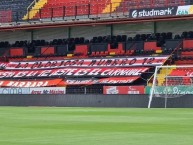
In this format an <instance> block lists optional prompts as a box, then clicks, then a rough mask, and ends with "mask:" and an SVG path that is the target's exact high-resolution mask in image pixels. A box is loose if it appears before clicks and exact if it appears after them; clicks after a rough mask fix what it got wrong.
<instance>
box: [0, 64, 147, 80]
mask: <svg viewBox="0 0 193 145" xmlns="http://www.w3.org/2000/svg"><path fill="white" fill-rule="evenodd" d="M148 69H149V68H148V67H140V68H134V67H130V68H70V69H69V68H65V69H52V70H27V71H0V78H44V77H46V78H48V77H60V76H61V77H65V76H70V77H82V76H96V77H111V76H112V77H113V76H140V75H141V74H142V73H144V72H146V71H147V70H148Z"/></svg>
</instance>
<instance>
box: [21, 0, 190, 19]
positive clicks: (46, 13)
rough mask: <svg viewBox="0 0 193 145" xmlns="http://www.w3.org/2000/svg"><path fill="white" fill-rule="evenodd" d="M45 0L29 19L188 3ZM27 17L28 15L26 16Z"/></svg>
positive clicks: (174, 1)
mask: <svg viewBox="0 0 193 145" xmlns="http://www.w3.org/2000/svg"><path fill="white" fill-rule="evenodd" d="M44 1H45V0H42V3H41V1H39V2H37V3H40V5H41V6H42V7H41V10H40V11H39V12H37V11H36V10H38V9H39V5H38V4H37V6H36V5H35V6H34V7H33V8H32V9H31V12H30V13H31V14H30V15H31V16H30V17H29V19H37V18H41V19H43V18H55V17H66V16H81V15H100V14H106V13H113V12H116V13H125V12H128V10H129V9H133V8H144V7H165V6H179V5H185V4H187V2H186V0H169V1H163V0H153V1H150V0H149V1H146V0H112V1H111V0H97V1H96V0H90V1H88V0H80V1H73V0H58V1H56V0H48V1H47V3H46V4H44V3H45V2H44ZM24 19H27V15H26V16H25V17H24Z"/></svg>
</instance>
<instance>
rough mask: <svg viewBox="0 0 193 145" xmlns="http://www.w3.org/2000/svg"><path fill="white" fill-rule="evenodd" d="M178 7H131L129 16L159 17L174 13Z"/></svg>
mask: <svg viewBox="0 0 193 145" xmlns="http://www.w3.org/2000/svg"><path fill="white" fill-rule="evenodd" d="M177 8H178V7H175V6H174V7H157V8H144V9H131V10H130V11H129V17H130V18H146V17H160V16H174V15H176V12H177Z"/></svg>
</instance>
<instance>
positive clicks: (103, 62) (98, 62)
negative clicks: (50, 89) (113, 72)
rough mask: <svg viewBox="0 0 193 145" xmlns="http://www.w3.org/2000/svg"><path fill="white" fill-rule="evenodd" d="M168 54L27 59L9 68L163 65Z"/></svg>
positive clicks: (13, 63)
mask: <svg viewBox="0 0 193 145" xmlns="http://www.w3.org/2000/svg"><path fill="white" fill-rule="evenodd" d="M167 58H168V56H162V57H158V56H156V57H152V56H150V57H120V58H118V57H113V58H101V59H99V58H97V59H65V60H55V61H31V62H30V61H26V62H9V64H7V65H6V68H5V69H7V70H24V69H26V70H31V69H53V68H57V69H58V68H72V67H75V68H78V67H79V68H84V67H87V68H95V67H97V68H101V67H103V68H107V67H131V66H132V67H136V66H158V65H162V64H163V63H164V62H165V61H166V59H167Z"/></svg>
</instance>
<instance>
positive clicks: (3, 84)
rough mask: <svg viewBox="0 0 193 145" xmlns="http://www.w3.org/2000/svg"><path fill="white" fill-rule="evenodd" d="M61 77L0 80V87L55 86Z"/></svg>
mask: <svg viewBox="0 0 193 145" xmlns="http://www.w3.org/2000/svg"><path fill="white" fill-rule="evenodd" d="M61 81H62V79H46V80H20V81H14V80H3V81H0V87H19V88H30V87H47V86H57V85H58V84H59V83H60V82H61Z"/></svg>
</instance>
